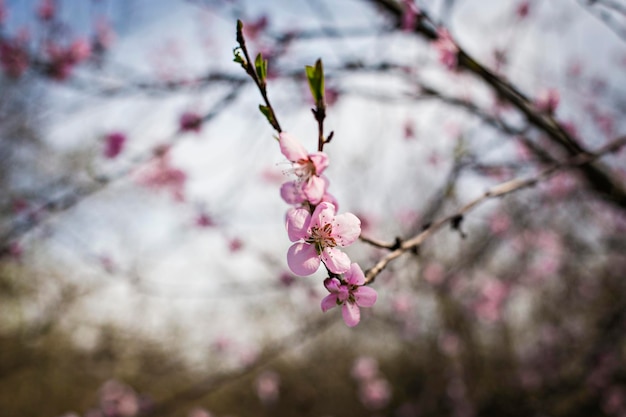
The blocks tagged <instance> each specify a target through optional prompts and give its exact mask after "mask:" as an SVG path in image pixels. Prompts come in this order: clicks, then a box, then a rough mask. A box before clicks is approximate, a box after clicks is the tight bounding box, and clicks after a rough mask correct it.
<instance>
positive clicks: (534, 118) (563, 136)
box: [366, 0, 626, 210]
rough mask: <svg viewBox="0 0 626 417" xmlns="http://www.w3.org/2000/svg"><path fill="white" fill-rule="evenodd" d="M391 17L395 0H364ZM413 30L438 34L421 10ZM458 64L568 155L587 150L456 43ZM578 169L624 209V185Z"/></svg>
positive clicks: (587, 167) (594, 170)
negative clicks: (485, 84)
mask: <svg viewBox="0 0 626 417" xmlns="http://www.w3.org/2000/svg"><path fill="white" fill-rule="evenodd" d="M366 1H368V2H370V3H372V4H374V5H376V6H378V7H381V8H382V9H383V10H385V11H386V12H388V13H389V14H391V15H392V16H394V17H395V19H396V21H397V25H398V27H399V26H400V22H401V19H402V16H403V13H404V11H403V7H402V5H401V4H400V3H399V2H397V1H395V0H366ZM414 32H415V33H418V34H420V35H421V36H423V37H425V38H426V39H428V40H430V41H432V40H435V39H437V38H438V34H437V25H436V24H435V23H434V22H433V21H432V20H431V19H430V18H429V17H428V15H427V14H426V13H425V12H424V11H422V14H421V16H420V19H418V21H417V22H416V24H415V28H414ZM457 59H458V68H459V69H460V70H466V71H468V72H471V73H473V74H474V75H476V76H477V77H479V78H481V79H482V80H483V81H484V82H485V83H487V84H488V85H489V86H491V88H492V89H493V90H494V91H495V92H496V93H497V94H498V96H499V97H501V98H502V99H504V100H506V101H508V102H509V103H511V104H512V105H513V106H514V107H516V108H517V109H518V110H519V111H521V112H522V113H523V114H524V115H525V116H526V118H527V119H528V121H529V122H530V123H531V124H533V125H534V126H535V127H536V128H537V129H539V130H541V131H543V132H544V133H545V134H546V135H547V136H548V137H549V138H550V139H551V140H552V141H553V142H554V143H556V144H558V145H559V146H560V147H562V148H563V149H565V150H566V151H567V153H568V155H569V156H575V155H578V154H587V153H588V152H587V151H586V150H585V149H584V148H583V147H582V146H581V145H580V144H579V143H578V142H576V140H574V138H573V137H572V136H571V135H570V134H569V133H568V132H567V130H566V129H565V128H564V127H563V126H562V125H561V124H560V123H559V122H557V121H556V120H555V119H554V117H552V116H551V115H549V114H547V113H545V112H541V111H539V110H538V109H537V108H536V107H535V106H534V105H533V104H532V101H531V100H530V99H529V98H528V97H527V96H526V95H525V94H524V93H522V92H521V91H520V90H519V89H517V88H516V87H515V86H514V85H512V84H510V83H509V82H507V81H506V80H505V79H503V78H501V77H500V76H498V75H497V74H495V73H494V72H492V71H490V70H489V69H487V68H486V67H485V66H483V65H482V64H480V63H479V62H478V61H477V60H476V59H474V58H473V57H472V56H471V55H469V54H468V53H467V52H465V51H464V50H463V49H462V48H460V47H459V52H458V54H457ZM580 170H581V172H582V174H583V175H584V177H585V178H586V179H587V181H588V182H589V183H590V184H591V186H592V187H593V188H594V189H595V190H596V191H597V192H598V194H599V195H600V196H601V197H602V198H604V199H605V200H607V201H609V202H611V203H613V204H614V205H616V206H617V207H619V208H620V209H622V210H626V188H625V187H624V184H622V182H621V181H620V180H618V179H617V178H615V177H614V176H613V175H612V174H611V173H610V172H609V171H608V169H607V168H606V167H604V166H603V165H601V164H599V163H598V164H584V165H582V166H581V167H580Z"/></svg>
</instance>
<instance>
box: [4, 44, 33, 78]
mask: <svg viewBox="0 0 626 417" xmlns="http://www.w3.org/2000/svg"><path fill="white" fill-rule="evenodd" d="M0 65H1V66H2V69H3V70H4V73H5V74H6V75H7V76H9V77H12V78H18V77H20V76H21V75H22V74H23V73H24V71H26V69H27V68H28V52H27V49H26V42H22V41H20V40H19V39H6V38H2V39H0Z"/></svg>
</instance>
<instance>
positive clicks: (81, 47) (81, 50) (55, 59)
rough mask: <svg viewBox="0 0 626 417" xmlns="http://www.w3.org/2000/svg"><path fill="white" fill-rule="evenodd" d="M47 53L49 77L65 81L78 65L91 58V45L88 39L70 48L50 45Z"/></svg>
mask: <svg viewBox="0 0 626 417" xmlns="http://www.w3.org/2000/svg"><path fill="white" fill-rule="evenodd" d="M45 53H46V55H47V57H48V65H47V72H48V75H49V76H50V77H51V78H52V79H54V80H57V81H64V80H66V79H67V78H68V77H69V76H70V75H71V74H72V71H73V70H74V67H75V66H76V65H78V64H80V63H81V62H83V61H85V60H87V59H88V58H89V57H90V56H91V45H90V44H89V42H88V41H87V40H86V39H77V40H75V41H74V42H72V43H71V44H70V45H68V46H61V45H58V44H54V43H50V44H48V45H47V46H46V48H45Z"/></svg>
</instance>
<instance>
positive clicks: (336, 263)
mask: <svg viewBox="0 0 626 417" xmlns="http://www.w3.org/2000/svg"><path fill="white" fill-rule="evenodd" d="M321 257H322V261H324V264H325V265H326V267H327V268H328V270H329V271H330V272H332V273H334V274H343V273H344V272H346V271H347V270H348V269H350V258H348V255H346V254H345V253H343V252H342V251H340V250H339V249H337V248H324V250H323V251H322V253H321Z"/></svg>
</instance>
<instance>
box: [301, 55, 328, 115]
mask: <svg viewBox="0 0 626 417" xmlns="http://www.w3.org/2000/svg"><path fill="white" fill-rule="evenodd" d="M304 70H305V72H306V77H307V79H308V80H309V88H310V89H311V95H312V96H313V99H314V100H315V104H316V105H317V106H318V107H321V106H323V104H324V67H323V65H322V60H321V59H318V60H317V61H316V62H315V66H314V67H313V66H310V65H307V66H306V67H304Z"/></svg>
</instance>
